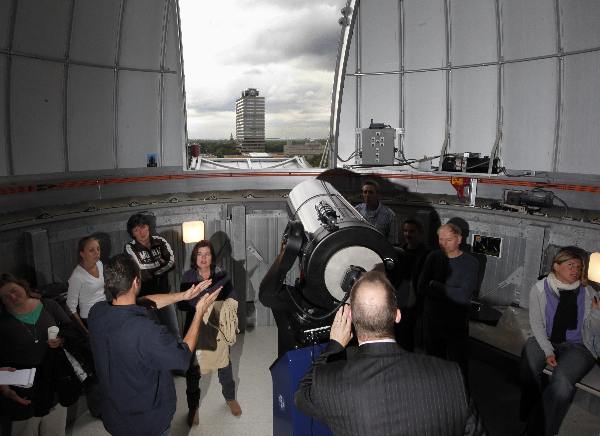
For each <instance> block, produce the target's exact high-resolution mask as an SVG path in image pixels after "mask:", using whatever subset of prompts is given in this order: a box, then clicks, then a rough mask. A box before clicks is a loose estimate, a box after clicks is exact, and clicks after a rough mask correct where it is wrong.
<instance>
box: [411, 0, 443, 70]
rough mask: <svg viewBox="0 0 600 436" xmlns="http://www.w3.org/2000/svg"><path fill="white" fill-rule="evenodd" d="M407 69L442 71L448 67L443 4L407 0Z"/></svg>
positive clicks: (427, 0) (441, 2)
mask: <svg viewBox="0 0 600 436" xmlns="http://www.w3.org/2000/svg"><path fill="white" fill-rule="evenodd" d="M403 4H404V13H405V18H404V24H405V26H406V28H405V31H404V35H405V38H406V39H405V41H404V47H405V52H404V67H405V68H406V69H415V68H431V67H439V66H441V65H445V64H446V31H445V17H444V1H443V0H405V1H404V2H403Z"/></svg>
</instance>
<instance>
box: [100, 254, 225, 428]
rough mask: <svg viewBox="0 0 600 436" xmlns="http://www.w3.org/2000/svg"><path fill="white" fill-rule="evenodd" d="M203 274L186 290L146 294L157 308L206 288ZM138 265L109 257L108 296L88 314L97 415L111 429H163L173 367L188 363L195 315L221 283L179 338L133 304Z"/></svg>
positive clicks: (169, 411)
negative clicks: (97, 391)
mask: <svg viewBox="0 0 600 436" xmlns="http://www.w3.org/2000/svg"><path fill="white" fill-rule="evenodd" d="M210 285H211V280H205V281H203V282H200V283H199V284H198V285H196V286H193V287H191V288H190V289H189V290H188V291H185V292H178V293H172V294H157V295H147V296H145V297H144V300H145V301H146V302H147V303H149V302H151V303H152V305H153V306H155V307H156V308H157V309H160V308H161V307H165V306H167V305H169V304H173V303H176V302H178V301H182V300H190V299H192V298H194V297H196V296H198V295H199V294H200V292H202V291H203V290H205V289H207V288H209V287H210ZM140 287H141V277H140V270H139V268H138V266H137V264H136V263H135V261H134V260H133V259H132V258H131V257H130V256H128V255H127V254H119V255H116V256H114V257H112V258H111V259H110V260H109V261H108V263H106V265H105V267H104V289H105V293H106V299H107V301H103V302H100V303H97V304H95V305H94V306H93V307H92V309H91V311H90V314H89V317H88V325H89V330H90V342H91V346H92V352H93V355H94V363H95V365H96V373H97V376H98V380H99V382H100V388H101V391H102V420H103V422H104V427H106V429H107V430H108V431H109V432H110V433H111V434H112V435H123V436H125V435H156V436H159V435H168V434H169V431H170V426H171V419H172V418H173V414H174V413H175V403H176V395H175V386H174V384H173V376H172V375H171V371H172V370H180V371H185V370H186V369H187V367H188V366H189V362H190V358H191V355H192V352H193V350H195V349H196V341H197V339H198V332H199V329H200V321H201V320H202V316H203V315H204V313H205V312H206V310H207V309H208V307H209V306H210V305H211V304H212V303H213V302H214V301H215V299H216V298H217V295H218V294H219V291H220V288H219V289H217V290H215V291H214V292H211V293H205V294H204V295H203V296H202V297H201V298H200V299H198V302H197V303H196V314H195V316H194V319H193V321H192V324H191V325H190V328H189V329H188V332H187V334H186V335H185V337H184V338H183V341H181V342H179V341H178V340H177V339H176V337H175V336H174V335H173V334H172V333H171V332H170V331H169V330H168V329H167V328H166V327H165V326H163V325H160V324H158V323H157V322H155V321H154V320H153V318H152V317H151V316H150V313H149V310H148V308H147V307H144V306H140V305H138V304H137V297H138V295H139V292H140Z"/></svg>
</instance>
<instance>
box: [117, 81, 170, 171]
mask: <svg viewBox="0 0 600 436" xmlns="http://www.w3.org/2000/svg"><path fill="white" fill-rule="evenodd" d="M159 86H160V75H159V74H155V73H143V72H136V71H121V72H120V74H119V91H118V95H119V101H118V105H117V107H118V127H117V132H118V147H117V167H118V168H136V167H142V166H146V154H147V153H157V154H158V153H159V144H160V135H159V122H160V114H159V98H158V96H159ZM158 157H159V158H160V156H158ZM158 164H159V165H162V163H161V162H158Z"/></svg>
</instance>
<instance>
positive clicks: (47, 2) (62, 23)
mask: <svg viewBox="0 0 600 436" xmlns="http://www.w3.org/2000/svg"><path fill="white" fill-rule="evenodd" d="M17 3H18V7H17V16H16V18H15V39H14V42H13V50H16V51H20V52H25V53H32V54H37V55H45V56H53V57H58V58H64V57H65V52H66V48H67V36H68V30H69V22H70V14H71V1H56V0H19V1H18V2H17Z"/></svg>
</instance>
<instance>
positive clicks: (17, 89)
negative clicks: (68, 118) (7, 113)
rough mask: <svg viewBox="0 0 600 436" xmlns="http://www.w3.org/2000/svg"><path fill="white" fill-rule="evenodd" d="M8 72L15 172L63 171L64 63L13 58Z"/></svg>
mask: <svg viewBox="0 0 600 436" xmlns="http://www.w3.org/2000/svg"><path fill="white" fill-rule="evenodd" d="M11 75H12V81H11V82H12V83H11V90H10V91H11V96H10V102H11V108H10V110H11V123H12V130H11V134H12V135H11V136H12V137H11V143H12V155H13V160H14V173H15V174H40V173H55V172H61V171H64V170H65V154H64V137H63V108H64V100H63V99H64V89H63V85H64V66H63V65H62V64H56V63H51V62H44V61H38V60H34V59H28V58H13V62H12V71H11Z"/></svg>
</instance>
